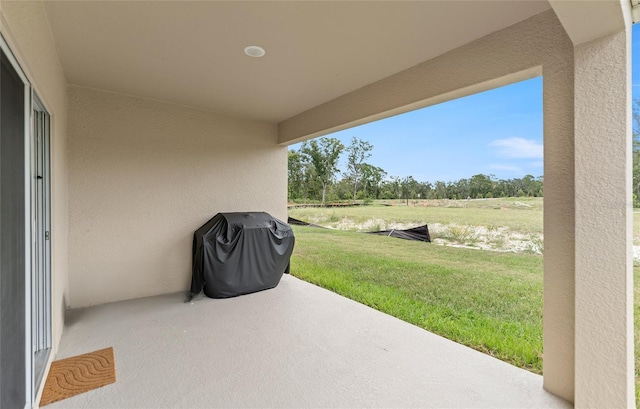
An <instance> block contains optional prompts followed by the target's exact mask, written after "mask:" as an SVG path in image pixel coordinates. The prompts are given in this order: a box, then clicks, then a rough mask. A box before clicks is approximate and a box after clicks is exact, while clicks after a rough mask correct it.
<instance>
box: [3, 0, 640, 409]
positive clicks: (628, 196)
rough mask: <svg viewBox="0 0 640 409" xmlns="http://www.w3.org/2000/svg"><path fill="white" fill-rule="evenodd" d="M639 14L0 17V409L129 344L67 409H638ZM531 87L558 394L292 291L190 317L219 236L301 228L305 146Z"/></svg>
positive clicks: (486, 360) (210, 9) (458, 10)
mask: <svg viewBox="0 0 640 409" xmlns="http://www.w3.org/2000/svg"><path fill="white" fill-rule="evenodd" d="M637 3H638V2H637V1H636V0H603V1H563V0H549V1H547V0H532V1H526V0H523V1H515V0H514V1H468V2H462V1H424V2H403V1H399V2H378V1H371V2H331V1H304V2H302V1H300V2H284V1H283V2H271V1H255V2H254V1H247V2H244V1H243V2H235V1H229V2H225V1H212V2H190V1H185V2H160V1H158V2H156V1H144V2H134V1H130V2H128V1H124V2H112V1H92V2H89V1H87V2H67V1H55V0H52V1H11V0H0V34H1V36H0V57H1V64H0V68H2V70H3V71H2V72H3V75H2V76H0V81H1V82H2V84H1V86H0V97H1V99H2V103H1V104H0V110H1V112H0V125H1V126H0V157H1V160H0V165H1V166H2V167H1V168H0V189H2V190H1V192H0V193H1V194H0V226H2V230H1V231H0V233H1V234H2V236H0V295H1V296H0V317H1V319H2V321H1V323H2V326H1V327H0V406H2V407H7V408H14V407H15V408H27V409H29V408H32V407H36V406H37V405H38V399H39V396H40V394H41V390H42V382H40V380H41V378H42V377H43V376H46V373H47V371H48V368H49V366H50V364H51V362H52V360H54V359H56V358H62V357H65V356H69V355H72V354H75V353H78V352H87V349H92V348H101V347H105V346H110V345H108V344H111V345H113V346H114V347H115V349H116V360H117V365H118V374H119V380H118V382H117V383H116V384H115V385H111V386H109V387H105V388H103V389H101V390H99V391H96V392H95V393H92V394H87V395H85V396H79V397H77V398H74V400H73V401H67V402H64V401H63V402H60V403H59V404H56V405H55V406H56V407H67V405H69V406H79V407H102V406H111V407H116V406H117V407H120V406H123V407H150V406H165V407H169V406H194V407H198V406H200V407H204V406H450V407H469V406H471V407H476V406H485V407H500V406H505V407H506V406H518V407H522V406H527V405H530V406H549V407H551V406H553V407H562V406H563V405H565V401H567V402H571V403H573V404H575V406H577V407H598V408H602V407H633V406H634V405H635V396H634V395H635V391H634V389H635V388H634V360H633V357H634V351H633V333H634V332H633V263H632V228H633V224H632V217H633V209H632V189H631V183H632V156H631V154H632V144H631V140H632V137H631V70H630V42H631V37H630V33H631V25H632V24H633V16H634V13H635V17H640V9H639V8H638V4H637ZM637 20H638V19H636V21H637ZM247 46H261V47H263V48H264V49H265V50H266V55H265V56H263V57H262V58H254V57H251V56H249V55H247V54H245V53H244V50H245V47H247ZM536 76H542V77H543V104H544V108H543V110H544V235H545V240H544V317H543V335H544V368H543V371H544V377H543V378H541V377H539V376H536V375H532V374H530V373H527V372H525V371H522V370H519V369H516V368H513V367H511V366H509V365H507V364H504V363H502V362H499V361H496V360H495V359H493V358H490V357H487V356H484V355H482V354H480V353H478V352H475V351H471V350H469V349H467V348H464V347H461V346H459V345H455V344H453V343H451V342H449V341H446V340H444V339H442V338H439V337H436V336H434V335H432V334H429V333H428V332H425V331H422V330H420V329H418V328H414V327H412V326H410V325H408V324H405V323H402V322H399V321H397V320H395V319H393V318H390V317H388V316H385V315H383V314H380V313H377V312H375V311H372V310H370V309H368V308H366V307H363V306H360V305H358V304H355V303H353V302H351V301H347V300H345V299H343V298H341V297H338V296H335V295H333V294H330V293H328V292H326V291H324V290H319V289H317V288H315V287H313V286H310V285H308V284H306V283H302V282H300V281H298V280H296V279H294V278H291V277H286V278H285V281H284V282H283V283H282V284H281V286H280V287H278V288H277V289H275V290H273V291H266V292H263V293H259V294H254V295H250V296H247V297H241V298H238V299H234V300H219V301H213V300H200V301H198V302H196V303H194V304H193V305H184V304H181V303H180V301H181V296H179V295H177V294H178V293H179V292H184V291H185V290H186V289H187V288H188V283H189V279H190V269H191V239H192V234H193V231H194V230H195V229H196V228H198V227H199V226H201V225H202V223H204V222H205V221H206V220H208V219H209V218H211V217H212V216H213V215H215V214H216V213H219V212H244V211H264V212H268V213H270V214H272V215H273V216H275V217H277V218H279V219H281V220H286V216H287V209H286V197H287V146H288V145H290V144H292V143H295V142H299V141H304V140H308V139H311V138H315V137H318V136H322V135H327V134H329V133H331V132H334V131H337V130H344V129H348V128H350V127H353V126H355V125H358V124H363V123H367V122H371V121H375V120H378V119H382V118H386V117H389V116H392V115H396V114H399V113H404V112H409V111H411V110H414V109H417V108H423V107H427V106H430V105H434V104H438V103H440V102H443V101H447V100H451V99H454V98H460V97H463V96H466V95H470V94H473V93H477V92H482V91H485V90H488V89H492V88H495V87H499V86H502V85H507V84H510V83H513V82H516V81H521V80H525V79H529V78H533V77H536ZM456 120H464V113H461V114H460V118H457V119H456ZM390 137H392V136H390ZM185 331H186V332H185ZM222 333H224V336H225V337H224V338H221V337H219V335H220V334H222ZM551 394H553V395H555V396H558V397H559V398H561V399H564V400H561V399H556V398H554V397H553V396H551Z"/></svg>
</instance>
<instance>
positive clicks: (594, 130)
mask: <svg viewBox="0 0 640 409" xmlns="http://www.w3.org/2000/svg"><path fill="white" fill-rule="evenodd" d="M630 36H631V30H630V29H629V30H628V31H627V32H624V31H621V32H619V33H616V34H612V35H609V36H606V37H604V38H601V39H598V40H595V41H592V42H588V43H585V44H582V45H580V46H577V47H576V53H575V59H576V71H575V84H576V85H575V101H576V120H575V124H576V129H575V133H576V137H575V147H576V164H575V180H576V352H575V353H576V400H575V403H576V406H577V407H593V408H602V407H620V408H621V407H628V408H630V407H634V406H635V399H634V384H633V374H634V369H633V362H634V361H633V333H634V332H633V292H632V291H633V290H632V289H633V260H632V254H633V252H632V243H633V223H632V216H633V208H632V198H631V192H632V190H631V180H632V177H631V173H632V172H631V167H632V159H631V151H632V150H631V132H630V129H631V124H630V119H631V118H630V113H629V106H630V103H629V101H630V100H631V87H630V75H631V70H630V66H629V62H630V58H629V57H630V46H631V37H630ZM603 351H606V353H603ZM603 380H606V381H603ZM596 385H598V386H600V387H598V388H596V387H595V386H596Z"/></svg>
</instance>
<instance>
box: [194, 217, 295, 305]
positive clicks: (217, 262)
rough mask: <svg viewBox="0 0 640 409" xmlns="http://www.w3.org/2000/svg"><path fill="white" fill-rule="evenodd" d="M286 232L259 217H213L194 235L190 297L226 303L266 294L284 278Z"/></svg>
mask: <svg viewBox="0 0 640 409" xmlns="http://www.w3.org/2000/svg"><path fill="white" fill-rule="evenodd" d="M294 242H295V238H294V236H293V231H292V230H291V227H290V226H289V225H288V224H286V223H283V222H281V221H280V220H278V219H276V218H275V217H272V216H271V215H269V214H268V213H264V212H251V213H218V214H217V215H215V216H214V217H213V218H212V219H211V220H209V221H208V222H206V223H205V224H204V225H203V226H202V227H200V228H199V229H198V230H196V231H195V233H194V234H193V263H192V272H191V293H190V297H192V296H193V295H195V294H199V293H200V291H201V290H202V289H203V288H204V293H205V295H206V296H208V297H211V298H227V297H235V296H237V295H242V294H248V293H252V292H255V291H260V290H266V289H268V288H273V287H275V286H277V285H278V283H279V282H280V279H281V278H282V274H283V273H289V258H290V257H291V253H292V252H293V245H294Z"/></svg>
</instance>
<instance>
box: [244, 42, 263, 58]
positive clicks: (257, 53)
mask: <svg viewBox="0 0 640 409" xmlns="http://www.w3.org/2000/svg"><path fill="white" fill-rule="evenodd" d="M244 53H245V54H247V55H248V56H249V57H262V56H263V55H265V51H264V48H262V47H258V46H257V45H250V46H249V47H246V48H245V49H244Z"/></svg>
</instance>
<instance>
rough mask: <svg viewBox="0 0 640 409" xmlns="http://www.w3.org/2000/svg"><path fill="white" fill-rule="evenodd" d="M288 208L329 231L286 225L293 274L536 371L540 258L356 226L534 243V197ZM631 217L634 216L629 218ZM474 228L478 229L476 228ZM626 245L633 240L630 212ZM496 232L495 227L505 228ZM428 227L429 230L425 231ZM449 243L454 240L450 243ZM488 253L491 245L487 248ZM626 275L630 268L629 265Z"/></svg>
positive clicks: (638, 291) (639, 293) (537, 222)
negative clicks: (291, 229) (458, 231)
mask: <svg viewBox="0 0 640 409" xmlns="http://www.w3.org/2000/svg"><path fill="white" fill-rule="evenodd" d="M289 215H290V216H292V217H295V218H298V219H302V220H307V221H310V222H313V223H317V224H320V225H324V226H328V227H332V228H334V229H341V228H342V229H347V230H351V231H336V230H329V229H327V230H325V229H317V228H312V227H295V234H296V237H297V240H296V249H295V251H294V255H293V257H292V260H291V272H292V274H293V275H295V276H297V277H300V278H302V279H304V280H307V281H309V282H311V283H314V284H317V285H319V286H322V287H324V288H327V289H329V290H332V291H334V292H337V293H339V294H342V295H344V296H346V297H348V298H351V299H354V300H356V301H359V302H361V303H363V304H366V305H369V306H371V307H373V308H376V309H378V310H380V311H383V312H385V313H388V314H390V315H393V316H396V317H398V318H400V319H402V320H404V321H407V322H410V323H412V324H415V325H418V326H420V327H422V328H425V329H427V330H429V331H431V332H434V333H437V334H439V335H442V336H444V337H446V338H449V339H451V340H454V341H456V342H459V343H461V344H464V345H467V346H470V347H472V348H474V349H477V350H480V351H483V352H485V353H488V354H490V355H493V356H495V357H497V358H499V359H502V360H504V361H507V362H509V363H512V364H514V365H516V366H519V367H522V368H525V369H528V370H530V371H532V372H535V373H541V372H542V257H543V256H542V255H541V254H536V253H535V252H532V251H526V249H525V250H524V251H505V250H507V249H508V246H507V245H505V248H504V249H502V251H485V250H479V249H477V248H476V249H474V248H473V247H474V246H473V244H472V245H468V244H469V243H467V245H466V246H464V247H467V248H461V246H455V245H456V244H460V243H459V242H457V240H455V239H456V238H455V237H454V238H452V237H443V238H442V240H440V241H439V244H442V245H435V244H434V243H431V244H428V243H421V242H410V241H406V240H399V239H393V238H387V237H381V236H375V235H365V234H361V233H356V231H363V230H378V229H385V228H394V226H396V228H402V227H408V226H414V225H421V224H425V223H426V224H429V226H430V230H431V227H432V226H433V225H435V224H439V225H442V226H445V227H444V228H443V229H440V231H439V232H438V233H437V234H435V236H436V239H438V237H437V236H438V234H440V233H441V232H445V236H446V232H447V230H446V229H447V228H450V227H452V226H454V227H456V228H468V229H471V230H474V231H476V232H480V233H483V232H484V233H486V232H487V231H488V232H491V231H502V232H505V231H506V232H507V233H509V234H520V235H521V236H522V237H524V238H525V239H526V238H532V239H533V240H537V238H540V240H541V237H542V235H541V233H542V200H541V199H522V198H517V199H493V200H491V199H490V200H486V201H485V200H477V201H430V202H426V201H424V202H419V203H412V205H411V206H406V204H404V205H400V204H399V203H397V204H395V205H393V206H383V205H381V204H378V205H375V206H362V207H349V208H337V209H335V208H334V209H325V208H301V209H290V211H289ZM638 216H640V215H638ZM479 227H480V228H484V229H478V228H479ZM634 227H635V232H636V234H635V235H634V243H635V244H636V245H638V244H640V217H637V218H635V220H634ZM507 233H505V234H507ZM433 236H434V234H433V233H432V237H433ZM454 246H455V247H454ZM495 250H500V249H499V248H496V249H495ZM634 276H635V280H636V282H638V280H639V279H640V269H639V268H638V267H636V268H635V271H634ZM635 296H636V304H635V308H634V311H635V317H636V318H635V320H636V326H635V328H636V384H637V387H636V391H638V390H640V384H639V383H638V382H637V379H638V367H639V366H640V359H639V358H640V354H639V353H638V352H639V350H640V344H639V343H638V340H639V337H638V329H639V325H638V324H639V320H638V317H639V316H640V303H639V302H638V301H639V300H640V287H639V286H636V288H635Z"/></svg>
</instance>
